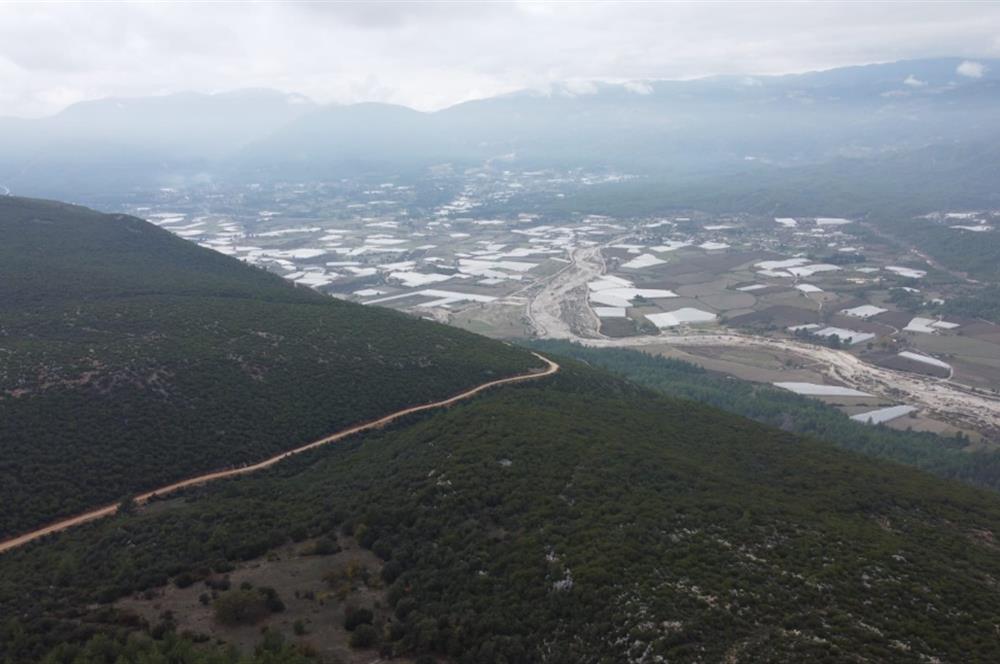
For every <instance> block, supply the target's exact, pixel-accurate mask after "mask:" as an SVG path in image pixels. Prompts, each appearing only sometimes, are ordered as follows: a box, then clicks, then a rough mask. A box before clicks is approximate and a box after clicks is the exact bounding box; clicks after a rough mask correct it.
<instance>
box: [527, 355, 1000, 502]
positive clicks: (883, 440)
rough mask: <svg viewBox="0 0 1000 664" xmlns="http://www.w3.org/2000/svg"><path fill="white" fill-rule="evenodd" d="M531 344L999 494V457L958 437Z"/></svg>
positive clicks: (645, 360)
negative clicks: (881, 423) (859, 419)
mask: <svg viewBox="0 0 1000 664" xmlns="http://www.w3.org/2000/svg"><path fill="white" fill-rule="evenodd" d="M529 345H530V346H531V347H533V348H536V349H538V350H540V351H545V352H551V353H560V354H563V355H568V356H570V357H574V358H576V359H578V360H581V361H584V362H587V363H588V364H590V365H593V366H595V367H601V368H603V369H607V370H608V371H611V372H613V373H615V374H618V375H620V376H622V377H624V378H627V379H628V380H631V381H634V382H636V383H638V384H639V385H643V386H645V387H649V388H651V389H654V390H656V391H658V392H660V393H662V394H666V395H668V396H671V397H678V398H682V399H691V400H693V401H697V402H700V403H704V404H709V405H711V406H714V407H716V408H720V409H722V410H725V411H727V412H730V413H735V414H737V415H742V416H744V417H749V418H750V419H752V420H756V421H757V422H762V423H764V424H767V425H769V426H773V427H777V428H780V429H784V430H786V431H791V432H794V433H798V434H802V435H805V436H809V437H812V438H817V439H820V440H823V441H826V442H829V443H833V444H834V445H837V446H838V447H841V448H844V449H848V450H852V451H855V452H859V453H861V454H864V455H867V456H870V457H876V458H880V459H886V460H889V461H895V462H897V463H904V464H906V465H909V466H915V467H917V468H920V469H922V470H926V471H927V472H930V473H933V474H935V475H938V476H940V477H946V478H950V479H958V480H962V481H964V482H969V483H970V484H975V485H977V486H981V487H986V488H990V489H993V490H1000V453H998V452H996V451H991V450H977V451H967V450H966V449H964V448H965V447H966V446H967V445H968V442H969V441H968V439H967V438H965V437H964V436H956V437H942V436H939V435H937V434H933V433H927V432H918V431H899V430H896V429H890V428H888V427H885V426H872V425H869V424H862V423H860V422H855V421H854V420H852V419H851V418H849V417H848V416H847V415H845V414H844V413H842V412H841V411H839V410H837V409H836V408H834V407H833V406H828V405H826V404H824V403H823V402H821V401H818V400H817V399H810V398H808V397H803V396H800V395H797V394H794V393H792V392H789V391H787V390H782V389H779V388H776V387H772V386H770V385H762V384H759V383H751V382H749V381H744V380H739V379H737V378H733V377H731V376H724V375H722V374H718V373H713V372H710V371H707V370H705V369H702V368H701V367H699V366H697V365H694V364H691V363H690V362H684V361H681V360H676V359H672V358H665V357H659V356H656V355H650V354H647V353H642V352H639V351H635V350H628V349H619V348H585V347H583V346H580V345H578V344H573V343H569V342H565V341H535V342H531V343H530V344H529Z"/></svg>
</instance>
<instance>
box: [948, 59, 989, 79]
mask: <svg viewBox="0 0 1000 664" xmlns="http://www.w3.org/2000/svg"><path fill="white" fill-rule="evenodd" d="M955 73H956V74H958V75H959V76H965V77H967V78H982V77H983V74H985V73H986V66H985V65H984V64H983V63H981V62H973V61H972V60H966V61H965V62H963V63H962V64H960V65H959V66H958V67H957V68H956V69H955Z"/></svg>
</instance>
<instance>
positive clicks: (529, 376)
mask: <svg viewBox="0 0 1000 664" xmlns="http://www.w3.org/2000/svg"><path fill="white" fill-rule="evenodd" d="M532 355H534V356H535V357H537V358H538V359H540V360H541V361H542V362H544V363H545V368H544V369H540V370H533V371H530V372H528V373H523V374H518V375H517V376H510V377H509V378H499V379H497V380H491V381H489V382H487V383H482V384H481V385H477V386H476V387H473V388H471V389H469V390H466V391H465V392H462V393H461V394H456V395H455V396H453V397H449V398H447V399H444V400H442V401H434V402H432V403H426V404H423V405H420V406H411V407H409V408H404V409H402V410H397V411H396V412H394V413H390V414H389V415H386V416H385V417H381V418H379V419H377V420H373V421H371V422H366V423H364V424H358V425H356V426H353V427H350V428H348V429H343V430H341V431H338V432H337V433H333V434H330V435H329V436H325V437H324V438H320V439H319V440H315V441H313V442H311V443H307V444H305V445H302V446H300V447H296V448H295V449H292V450H288V451H287V452H282V453H281V454H277V455H275V456H273V457H270V458H269V459H265V460H264V461H261V462H259V463H255V464H253V465H250V466H242V467H240V468H231V469H228V470H219V471H216V472H214V473H206V474H204V475H198V476H197V477H192V478H190V479H186V480H182V481H180V482H174V483H173V484H168V485H166V486H162V487H160V488H158V489H153V490H152V491H147V492H146V493H142V494H139V495H137V496H135V502H136V503H138V504H140V505H141V504H142V503H145V502H147V501H149V499H151V498H153V497H154V496H165V495H167V494H170V493H173V492H175V491H179V490H180V489H185V488H188V487H192V486H197V485H199V484H205V483H207V482H212V481H214V480H221V479H225V478H227V477H237V476H239V475H248V474H250V473H255V472H257V471H259V470H264V469H265V468H270V467H271V466H273V465H275V464H277V463H280V462H281V461H284V460H285V459H287V458H288V457H291V456H294V455H296V454H301V453H302V452H306V451H308V450H311V449H315V448H317V447H321V446H323V445H327V444H329V443H334V442H337V441H339V440H343V439H345V438H349V437H351V436H353V435H355V434H358V433H362V432H365V431H371V430H373V429H380V428H382V427H384V426H386V425H387V424H390V423H391V422H393V421H395V420H398V419H399V418H401V417H406V416H407V415H413V414H414V413H420V412H423V411H425V410H433V409H435V408H445V407H447V406H451V405H452V404H455V403H458V402H459V401H463V400H465V399H469V398H470V397H473V396H475V395H477V394H479V393H480V392H483V391H485V390H488V389H491V388H494V387H499V386H501V385H509V384H511V383H520V382H524V381H528V380H537V379H539V378H544V377H546V376H551V375H552V374H554V373H556V372H557V371H559V365H558V364H556V363H555V362H553V361H552V360H550V359H548V358H547V357H543V356H541V355H539V354H538V353H532ZM117 511H118V504H117V503H115V504H113V505H105V506H104V507H99V508H97V509H94V510H90V511H89V512H85V513H83V514H78V515H77V516H74V517H69V518H68V519H63V520H61V521H57V522H56V523H53V524H50V525H48V526H44V527H42V528H38V529H37V530H33V531H31V532H28V533H24V534H23V535H19V536H17V537H13V538H11V539H8V540H5V541H3V542H0V553H3V552H4V551H9V550H11V549H16V548H17V547H19V546H24V545H25V544H27V543H29V542H33V541H34V540H37V539H39V538H42V537H45V536H46V535H51V534H53V533H58V532H62V531H64V530H68V529H70V528H73V527H74V526H79V525H82V524H84V523H89V522H91V521H96V520H97V519H102V518H104V517H106V516H111V515H112V514H114V513H115V512H117Z"/></svg>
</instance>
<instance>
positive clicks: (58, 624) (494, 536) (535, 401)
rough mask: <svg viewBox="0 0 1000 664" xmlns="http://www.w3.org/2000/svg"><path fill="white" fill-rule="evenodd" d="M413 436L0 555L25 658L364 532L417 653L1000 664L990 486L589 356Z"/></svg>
mask: <svg viewBox="0 0 1000 664" xmlns="http://www.w3.org/2000/svg"><path fill="white" fill-rule="evenodd" d="M407 424H408V425H405V426H403V425H401V426H398V427H395V428H393V429H392V430H390V431H386V432H381V433H378V434H374V435H371V436H368V437H366V438H365V439H363V440H359V441H355V442H354V443H352V444H347V445H344V446H340V447H336V448H329V449H325V450H322V451H318V452H316V453H313V454H311V455H310V456H308V457H304V458H299V459H296V460H293V461H291V462H289V463H287V464H283V465H282V466H280V467H278V468H276V469H274V470H273V471H269V472H268V473H267V474H266V475H262V476H257V477H252V478H245V479H240V480H234V481H228V482H226V483H224V484H221V485H214V486H210V487H207V488H204V489H201V490H199V491H198V492H197V493H196V494H192V495H191V496H190V497H189V500H188V501H187V502H186V503H185V504H182V505H175V506H174V507H172V508H170V509H161V510H151V511H149V512H147V513H141V514H139V515H137V516H130V517H116V518H115V519H114V520H113V521H109V522H103V523H99V524H94V525H92V526H88V527H85V528H84V529H82V530H80V531H77V532H75V533H73V534H72V535H69V536H60V537H58V538H56V539H54V540H52V541H49V542H43V543H40V544H37V545H32V546H31V547H29V548H27V549H25V550H21V551H17V552H14V553H12V554H10V555H8V556H4V557H2V558H0V579H3V581H2V583H0V609H2V610H3V611H5V612H6V611H7V610H8V608H13V607H17V608H18V610H19V611H21V616H22V617H21V624H20V627H21V628H23V629H25V630H27V631H26V632H25V633H26V634H29V635H34V636H29V637H24V638H22V639H21V640H20V641H19V646H18V647H19V648H21V649H22V650H21V651H20V654H19V653H18V652H16V651H13V650H12V646H10V645H8V652H7V654H10V655H12V656H15V658H16V657H17V656H20V657H22V658H23V659H27V660H30V657H31V656H33V653H38V652H41V651H43V650H44V649H45V647H46V643H49V644H52V643H54V642H58V641H67V640H71V639H72V638H73V636H74V635H75V636H77V637H79V636H80V635H85V634H86V633H87V631H88V630H90V629H94V628H96V624H95V621H96V622H99V620H100V619H99V617H95V614H94V613H93V612H89V613H88V612H77V611H75V610H74V609H72V607H73V606H81V605H83V604H85V603H87V602H90V601H93V600H95V599H98V600H110V599H112V598H114V597H116V596H119V595H121V594H122V593H127V592H130V591H133V590H136V589H139V588H144V587H148V586H151V585H156V584H159V583H163V582H165V581H166V580H167V578H168V576H170V575H174V574H177V573H179V572H181V571H184V570H199V569H202V568H205V569H208V568H213V567H214V568H216V569H225V567H226V561H227V560H237V559H246V558H252V557H255V556H259V555H262V554H263V553H264V552H265V551H266V550H267V549H268V548H269V547H272V546H275V545H276V544H278V543H281V542H284V541H287V540H288V539H290V538H295V539H299V538H305V537H308V536H318V535H321V534H324V533H336V532H337V531H338V530H340V529H345V530H347V531H349V532H352V533H353V534H354V536H355V537H357V538H358V540H359V541H361V542H362V543H363V544H364V545H366V546H369V547H371V548H372V550H373V551H375V552H376V553H378V554H379V555H381V556H382V557H384V558H386V559H387V560H388V562H387V563H386V568H388V569H392V570H393V575H392V576H391V577H390V578H389V579H388V580H389V581H390V582H391V587H390V589H389V597H390V599H391V601H392V602H393V603H394V604H395V606H396V608H397V609H398V610H399V612H400V614H401V615H402V614H405V618H402V619H401V620H400V623H401V625H400V627H398V628H397V629H396V631H395V633H394V634H393V639H390V638H389V636H388V635H386V636H384V637H383V638H384V639H385V641H384V643H385V644H386V647H387V648H388V649H389V650H390V651H395V652H409V653H421V652H424V653H426V652H435V653H439V654H447V655H449V656H450V658H451V659H452V661H456V662H463V663H464V662H469V663H473V662H475V663H480V662H501V661H504V662H535V661H549V662H566V663H569V662H573V663H579V662H611V661H614V662H622V661H653V660H652V659H649V658H651V657H652V656H653V655H660V656H663V657H665V658H667V660H668V661H672V662H683V661H722V660H723V659H724V658H725V657H726V656H727V655H733V656H735V657H736V658H737V659H739V660H740V661H789V662H800V661H805V660H806V659H810V660H816V661H844V660H859V661H889V660H891V661H900V662H907V661H913V662H916V661H927V660H926V658H927V657H940V658H941V659H942V660H944V661H996V659H997V658H998V657H1000V640H998V639H997V637H996V632H995V629H994V622H995V616H996V614H997V612H998V611H1000V599H998V597H997V594H996V592H995V586H996V579H997V578H1000V558H998V557H997V555H996V548H995V545H994V543H993V533H995V532H997V530H998V529H1000V500H998V499H997V498H996V497H995V496H994V495H992V494H989V493H985V492H982V491H978V490H975V489H971V488H968V487H965V486H962V485H959V484H955V483H951V482H947V481H942V480H938V479H935V478H932V477H930V476H928V475H925V474H923V473H920V472H918V471H914V470H910V469H906V468H904V467H900V466H895V465H892V464H887V463H885V462H881V461H873V460H870V459H865V458H862V457H859V456H856V455H854V454H851V453H848V452H843V451H840V450H837V449H835V448H833V447H830V446H827V445H823V444H819V443H815V442H809V441H803V440H801V439H799V438H796V437H795V436H793V435H791V434H786V433H782V432H780V431H777V430H774V429H770V428H767V427H764V426H761V425H758V424H755V423H752V422H749V421H747V420H744V419H741V418H738V417H735V416H732V415H727V414H724V413H722V412H720V411H717V410H714V409H712V408H709V407H706V406H701V405H697V404H693V403H691V402H686V401H678V400H671V399H667V398H663V397H661V396H657V395H655V394H653V393H651V392H647V391H645V390H642V389H640V388H637V387H635V386H632V385H630V384H627V383H623V382H621V381H619V380H617V379H613V378H611V377H609V376H607V375H606V374H602V373H599V372H596V371H593V370H590V369H585V368H582V367H580V366H578V365H575V364H573V363H572V362H567V364H566V365H564V371H563V372H561V373H560V374H558V375H557V376H555V377H554V378H552V379H547V380H546V382H545V383H544V384H537V385H524V386H519V387H516V388H507V389H503V390H500V391H497V392H493V393H490V394H488V395H484V396H482V397H479V398H477V399H475V400H474V401H472V402H467V403H465V404H463V405H460V406H457V407H454V408H452V409H449V410H448V411H445V412H441V413H438V414H435V415H434V416H430V417H425V418H417V419H414V420H412V421H411V422H409V423H407ZM508 461H509V462H510V463H509V464H508V463H507V462H508ZM201 573H204V572H201ZM569 579H571V580H572V583H571V584H568V583H562V584H559V582H561V581H562V582H565V581H566V580H569ZM51 583H55V584H57V585H56V586H51V585H49V584H51ZM403 606H405V607H406V608H405V609H403V608H402V607H403ZM84 615H89V618H86V619H84V620H83V622H82V623H81V622H80V619H81V616H84ZM43 616H48V617H49V618H50V619H51V618H53V617H56V616H58V617H59V619H57V620H49V621H47V622H46V621H45V620H44V619H43ZM105 620H107V618H105ZM40 626H44V628H42V627H40ZM36 638H37V639H38V640H35V639H36ZM643 653H646V656H647V659H642V654H643ZM3 654H4V653H2V652H0V657H2V656H3ZM18 661H21V660H20V659H19V660H18Z"/></svg>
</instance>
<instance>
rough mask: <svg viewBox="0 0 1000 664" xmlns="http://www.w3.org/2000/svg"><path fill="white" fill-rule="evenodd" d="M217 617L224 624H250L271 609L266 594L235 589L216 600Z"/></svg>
mask: <svg viewBox="0 0 1000 664" xmlns="http://www.w3.org/2000/svg"><path fill="white" fill-rule="evenodd" d="M214 608H215V619H216V620H217V621H218V622H220V623H222V624H223V625H249V624H252V623H255V622H257V621H258V620H260V619H261V618H263V617H264V616H266V615H267V614H268V613H269V611H268V608H267V605H266V603H265V596H264V595H262V594H261V593H259V592H255V591H252V590H233V591H231V592H228V593H226V594H224V595H222V596H221V597H219V599H217V600H215V605H214Z"/></svg>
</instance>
